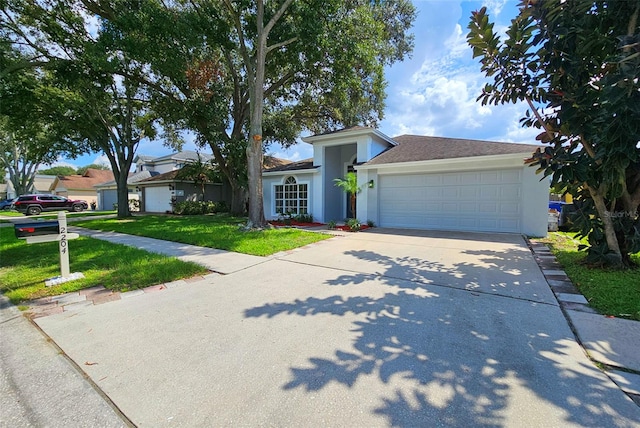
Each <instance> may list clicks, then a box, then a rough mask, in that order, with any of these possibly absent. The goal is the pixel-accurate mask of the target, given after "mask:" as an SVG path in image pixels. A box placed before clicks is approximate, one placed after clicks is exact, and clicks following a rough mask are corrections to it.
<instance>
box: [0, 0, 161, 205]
mask: <svg viewBox="0 0 640 428" xmlns="http://www.w3.org/2000/svg"><path fill="white" fill-rule="evenodd" d="M126 3H127V2H114V3H113V4H106V3H103V2H100V1H91V0H84V1H76V0H59V1H56V2H47V1H29V0H6V1H4V2H0V8H1V13H2V17H3V28H2V31H3V32H2V34H3V35H6V36H5V38H4V39H5V40H9V41H10V42H11V43H12V45H13V46H14V48H15V49H19V50H20V53H21V55H22V56H23V57H25V58H29V61H26V62H25V63H26V64H30V65H31V66H37V67H39V68H40V69H44V70H47V71H48V72H50V73H51V74H52V75H53V76H55V77H56V79H57V80H56V82H57V85H59V87H60V88H61V89H62V90H65V91H69V92H71V93H73V94H74V97H73V100H72V102H70V103H69V104H67V105H66V106H65V109H64V111H59V114H60V115H61V118H62V120H60V121H59V122H58V125H57V126H60V127H65V128H66V130H67V131H68V134H69V135H71V136H72V137H71V139H72V140H73V141H74V143H75V145H76V146H77V147H79V148H81V149H82V150H85V151H89V150H91V151H98V150H99V151H102V152H104V153H105V155H106V156H107V158H108V159H109V162H110V164H111V168H112V170H113V172H114V175H115V178H116V183H117V188H118V190H117V194H118V216H119V217H126V216H129V215H130V213H129V204H128V190H127V178H128V175H129V170H130V168H131V164H132V161H133V158H134V156H135V150H136V149H137V147H138V145H139V143H140V141H141V140H142V139H144V138H150V139H153V138H154V137H155V135H156V129H155V126H154V125H155V122H156V121H155V119H154V118H153V117H152V116H151V115H150V114H149V109H148V108H147V107H148V99H147V92H146V91H145V87H144V86H142V85H141V83H140V78H139V76H140V74H141V68H140V66H139V65H138V64H135V63H134V62H133V61H132V60H131V59H130V58H128V57H127V56H126V55H125V54H124V53H123V51H122V50H121V49H114V48H112V46H110V45H109V44H108V43H106V42H105V41H104V40H103V37H102V32H101V22H100V21H99V20H97V19H96V14H95V12H94V9H96V10H112V9H113V8H117V7H119V8H120V9H122V10H126ZM116 10H117V9H116ZM7 69H9V67H7Z"/></svg>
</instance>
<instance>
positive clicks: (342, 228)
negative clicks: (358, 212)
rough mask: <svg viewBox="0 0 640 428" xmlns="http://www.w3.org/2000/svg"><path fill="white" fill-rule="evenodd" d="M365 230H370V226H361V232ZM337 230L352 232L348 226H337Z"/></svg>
mask: <svg viewBox="0 0 640 428" xmlns="http://www.w3.org/2000/svg"><path fill="white" fill-rule="evenodd" d="M365 229H369V226H367V225H366V224H363V225H362V226H360V230H365ZM336 230H342V231H345V232H351V228H350V227H349V226H347V225H346V224H345V225H344V226H336Z"/></svg>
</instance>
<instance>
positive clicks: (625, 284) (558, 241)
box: [535, 232, 640, 321]
mask: <svg viewBox="0 0 640 428" xmlns="http://www.w3.org/2000/svg"><path fill="white" fill-rule="evenodd" d="M535 241H538V242H542V243H544V244H547V245H548V246H549V247H550V248H551V251H552V252H553V253H554V255H555V256H556V259H557V260H558V262H559V263H560V264H561V265H562V268H563V269H564V271H565V272H566V273H567V276H568V277H569V278H570V279H571V281H572V282H573V283H574V284H575V285H576V287H578V289H579V290H580V292H581V293H582V294H583V295H584V296H585V297H586V299H587V300H588V301H589V305H590V306H591V307H592V308H594V309H596V310H597V311H598V312H600V313H602V314H606V315H613V316H616V317H621V318H629V319H634V320H639V321H640V269H634V270H626V271H615V270H609V269H592V268H589V267H587V266H585V265H584V264H582V263H581V262H582V260H583V259H584V257H585V253H583V252H580V251H578V245H579V244H580V242H579V241H578V240H577V239H574V238H573V234H572V233H562V232H554V233H549V236H548V237H547V238H544V239H536V240H535ZM633 260H634V261H635V262H636V263H637V264H638V265H639V266H640V254H635V255H634V256H633Z"/></svg>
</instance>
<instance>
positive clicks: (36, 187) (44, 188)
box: [6, 174, 57, 199]
mask: <svg viewBox="0 0 640 428" xmlns="http://www.w3.org/2000/svg"><path fill="white" fill-rule="evenodd" d="M56 178H57V177H56V176H55V175H45V174H36V176H35V178H34V180H33V188H32V189H30V190H29V191H28V192H27V193H51V191H50V190H49V188H51V185H52V184H53V182H54V181H55V179H56ZM6 184H7V190H6V197H7V199H13V198H16V197H18V196H20V195H17V194H16V191H15V189H14V188H13V183H11V180H9V179H8V178H7V183H6Z"/></svg>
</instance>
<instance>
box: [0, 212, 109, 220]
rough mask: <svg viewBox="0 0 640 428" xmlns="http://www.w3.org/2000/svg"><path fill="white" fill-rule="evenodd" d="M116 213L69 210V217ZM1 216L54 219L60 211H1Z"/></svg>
mask: <svg viewBox="0 0 640 428" xmlns="http://www.w3.org/2000/svg"><path fill="white" fill-rule="evenodd" d="M110 214H116V211H81V212H77V213H76V212H67V219H69V220H73V219H74V218H75V217H95V216H101V215H110ZM0 217H21V218H24V219H29V220H36V219H39V218H44V219H47V220H53V219H55V218H57V217H58V211H49V212H44V213H42V214H39V215H34V216H26V215H24V214H22V213H19V212H18V211H0ZM0 223H11V221H10V220H7V219H0Z"/></svg>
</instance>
